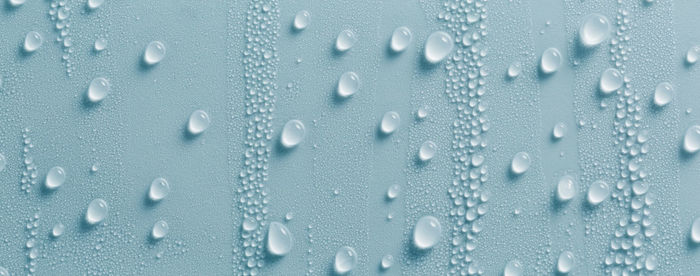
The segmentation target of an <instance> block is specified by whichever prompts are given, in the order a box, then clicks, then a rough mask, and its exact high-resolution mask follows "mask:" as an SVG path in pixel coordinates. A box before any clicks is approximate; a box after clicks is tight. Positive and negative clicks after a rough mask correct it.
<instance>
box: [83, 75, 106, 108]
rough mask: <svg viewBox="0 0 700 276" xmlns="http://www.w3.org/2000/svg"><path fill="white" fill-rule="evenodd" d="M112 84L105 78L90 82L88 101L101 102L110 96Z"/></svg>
mask: <svg viewBox="0 0 700 276" xmlns="http://www.w3.org/2000/svg"><path fill="white" fill-rule="evenodd" d="M110 87H111V85H110V83H109V81H108V80H107V79H105V78H103V77H97V78H95V79H93V80H92V81H91V82H90V86H88V94H87V96H88V99H89V100H90V101H91V102H93V103H96V102H100V101H102V100H104V98H105V97H107V95H109V90H110Z"/></svg>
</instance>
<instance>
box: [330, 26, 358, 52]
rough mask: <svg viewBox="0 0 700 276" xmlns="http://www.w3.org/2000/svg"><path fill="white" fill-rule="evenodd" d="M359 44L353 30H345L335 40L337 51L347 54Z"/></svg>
mask: <svg viewBox="0 0 700 276" xmlns="http://www.w3.org/2000/svg"><path fill="white" fill-rule="evenodd" d="M355 42H357V36H355V33H354V32H353V31H351V30H343V31H342V32H340V33H339V34H338V38H336V40H335V49H337V50H338V51H340V52H345V51H347V50H350V48H352V46H353V45H355Z"/></svg>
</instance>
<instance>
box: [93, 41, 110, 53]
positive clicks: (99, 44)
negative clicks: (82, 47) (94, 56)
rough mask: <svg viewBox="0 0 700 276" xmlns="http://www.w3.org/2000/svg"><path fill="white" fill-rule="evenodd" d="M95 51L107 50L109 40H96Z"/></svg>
mask: <svg viewBox="0 0 700 276" xmlns="http://www.w3.org/2000/svg"><path fill="white" fill-rule="evenodd" d="M94 47H95V51H97V52H102V51H104V49H106V48H107V40H106V39H104V38H98V39H97V40H95V46H94Z"/></svg>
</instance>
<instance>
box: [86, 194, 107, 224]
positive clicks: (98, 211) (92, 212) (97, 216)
mask: <svg viewBox="0 0 700 276" xmlns="http://www.w3.org/2000/svg"><path fill="white" fill-rule="evenodd" d="M108 214H109V206H107V202H106V201H105V200H104V199H101V198H96V199H94V200H92V201H91V202H90V205H88V208H87V212H85V221H86V222H87V223H89V224H92V225H95V224H98V223H100V222H102V221H103V220H104V219H105V218H107V215H108Z"/></svg>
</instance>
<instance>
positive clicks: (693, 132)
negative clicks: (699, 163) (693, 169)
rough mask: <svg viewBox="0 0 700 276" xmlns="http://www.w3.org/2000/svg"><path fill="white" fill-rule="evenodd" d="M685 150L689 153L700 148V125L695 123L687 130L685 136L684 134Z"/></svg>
mask: <svg viewBox="0 0 700 276" xmlns="http://www.w3.org/2000/svg"><path fill="white" fill-rule="evenodd" d="M683 150H685V151H686V152H687V153H696V152H697V151H698V150H700V126H699V125H693V126H691V127H689V128H688V129H687V130H686V131H685V136H683Z"/></svg>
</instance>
